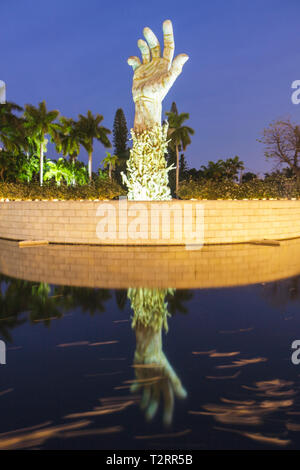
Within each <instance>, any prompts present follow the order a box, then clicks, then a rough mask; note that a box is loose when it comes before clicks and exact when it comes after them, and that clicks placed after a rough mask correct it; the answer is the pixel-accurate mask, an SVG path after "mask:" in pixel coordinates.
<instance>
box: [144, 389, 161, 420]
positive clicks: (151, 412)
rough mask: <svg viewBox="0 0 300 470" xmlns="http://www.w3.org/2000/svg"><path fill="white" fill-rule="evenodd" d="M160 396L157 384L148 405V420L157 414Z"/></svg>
mask: <svg viewBox="0 0 300 470" xmlns="http://www.w3.org/2000/svg"><path fill="white" fill-rule="evenodd" d="M159 397H160V389H159V387H158V386H157V385H156V386H154V387H153V390H152V397H151V400H150V401H149V405H148V406H147V410H146V419H147V421H151V419H153V418H154V416H155V414H156V412H157V410H158V405H159Z"/></svg>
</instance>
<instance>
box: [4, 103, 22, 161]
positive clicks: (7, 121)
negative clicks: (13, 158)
mask: <svg viewBox="0 0 300 470" xmlns="http://www.w3.org/2000/svg"><path fill="white" fill-rule="evenodd" d="M22 110H23V108H21V106H18V105H17V104H15V103H11V102H7V103H5V104H2V105H1V106H0V141H1V142H2V143H3V145H4V148H5V150H7V151H8V152H11V153H13V154H15V155H16V154H18V153H19V152H20V151H21V149H22V148H23V147H26V141H25V130H24V127H23V120H22V119H21V118H20V117H18V116H16V115H15V114H14V112H15V111H22Z"/></svg>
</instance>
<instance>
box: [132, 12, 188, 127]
mask: <svg viewBox="0 0 300 470" xmlns="http://www.w3.org/2000/svg"><path fill="white" fill-rule="evenodd" d="M143 33H144V36H145V39H146V41H147V42H146V41H144V40H143V39H139V40H138V47H139V49H140V51H141V54H142V61H143V63H141V60H140V59H139V58H138V57H136V56H132V57H129V59H128V64H129V65H130V66H131V67H132V68H133V70H134V76H133V86H132V94H133V100H134V102H135V103H136V106H137V108H136V113H137V114H143V115H142V116H140V117H139V116H136V121H135V128H136V127H137V128H138V129H137V130H143V129H145V128H147V127H151V125H154V124H161V122H160V121H161V102H162V100H163V99H164V97H165V96H166V94H167V93H168V91H169V90H170V88H171V86H172V85H173V83H174V82H175V80H176V78H177V77H178V76H179V75H180V73H181V71H182V67H183V65H184V64H185V62H186V61H187V60H188V58H189V57H188V55H186V54H179V55H178V56H177V57H175V59H174V60H173V56H174V49H175V45H174V35H173V27H172V22H171V21H170V20H166V21H164V23H163V33H164V51H163V54H161V48H160V44H159V41H158V39H157V37H156V36H155V34H154V33H153V31H152V30H151V29H150V28H147V27H146V28H144V31H143ZM158 121H159V122H158ZM136 124H137V126H136Z"/></svg>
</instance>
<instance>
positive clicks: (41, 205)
mask: <svg viewBox="0 0 300 470" xmlns="http://www.w3.org/2000/svg"><path fill="white" fill-rule="evenodd" d="M108 229H109V234H108V232H107V230H108ZM202 232H203V233H202ZM202 235H203V236H202ZM295 237H300V201H299V200H295V201H292V200H278V201H277V200H276V201H253V200H244V201H177V200H173V201H170V202H167V201H166V202H127V201H124V200H123V201H107V202H105V201H102V202H101V201H98V202H97V201H7V202H4V201H1V202H0V238H6V239H11V240H37V239H43V240H48V241H49V242H56V243H84V244H113V245H136V244H138V245H143V244H144V245H178V244H193V243H202V242H203V241H204V243H205V244H216V243H217V244H219V243H221V244H223V243H238V242H247V241H252V240H261V239H264V238H265V239H276V240H283V239H289V238H295Z"/></svg>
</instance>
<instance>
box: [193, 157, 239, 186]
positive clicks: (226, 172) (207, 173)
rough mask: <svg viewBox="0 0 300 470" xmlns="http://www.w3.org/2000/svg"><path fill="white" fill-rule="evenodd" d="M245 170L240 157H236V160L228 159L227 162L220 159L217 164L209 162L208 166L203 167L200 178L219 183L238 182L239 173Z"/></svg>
mask: <svg viewBox="0 0 300 470" xmlns="http://www.w3.org/2000/svg"><path fill="white" fill-rule="evenodd" d="M243 169H244V162H242V161H241V160H240V159H239V157H238V156H235V157H234V158H227V159H226V160H221V159H219V160H218V161H217V162H212V161H209V162H208V165H207V166H205V165H202V166H201V169H200V174H199V176H201V177H202V178H205V179H212V180H218V181H221V180H229V181H237V179H238V173H239V171H240V170H243Z"/></svg>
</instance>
